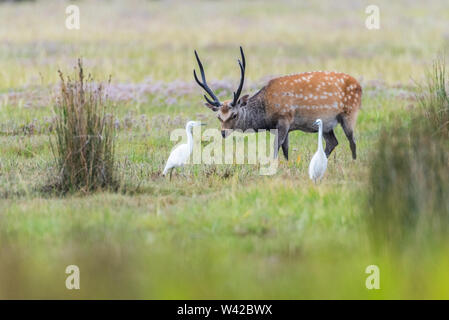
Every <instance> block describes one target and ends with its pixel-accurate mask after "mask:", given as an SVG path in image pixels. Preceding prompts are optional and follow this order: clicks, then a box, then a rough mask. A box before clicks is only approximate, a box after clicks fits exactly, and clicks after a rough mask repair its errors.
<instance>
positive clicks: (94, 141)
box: [50, 60, 118, 193]
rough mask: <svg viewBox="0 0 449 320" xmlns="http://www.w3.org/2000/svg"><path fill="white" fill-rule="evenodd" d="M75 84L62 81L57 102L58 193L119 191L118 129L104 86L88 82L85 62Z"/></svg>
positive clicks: (54, 145)
mask: <svg viewBox="0 0 449 320" xmlns="http://www.w3.org/2000/svg"><path fill="white" fill-rule="evenodd" d="M75 70H76V75H75V77H74V79H73V80H72V79H71V78H70V77H66V78H64V75H63V74H62V72H61V71H59V76H60V79H61V84H60V89H59V94H58V95H57V97H56V99H55V104H54V112H55V113H56V124H55V135H54V137H52V138H51V139H50V143H51V147H52V151H53V155H54V157H55V160H56V163H57V167H58V175H57V178H58V183H57V189H58V190H59V191H62V192H69V191H82V192H85V193H87V192H90V191H94V190H96V189H98V188H112V189H115V188H116V187H117V185H118V182H117V179H116V177H115V174H114V169H115V145H114V138H115V129H114V125H113V115H112V113H108V111H109V112H110V111H111V107H110V105H109V104H108V99H107V96H106V95H105V93H104V88H103V85H102V84H99V85H96V84H95V83H94V82H93V80H92V78H91V76H90V75H89V77H88V78H87V80H86V81H85V79H84V72H83V66H82V62H81V60H78V66H77V68H75Z"/></svg>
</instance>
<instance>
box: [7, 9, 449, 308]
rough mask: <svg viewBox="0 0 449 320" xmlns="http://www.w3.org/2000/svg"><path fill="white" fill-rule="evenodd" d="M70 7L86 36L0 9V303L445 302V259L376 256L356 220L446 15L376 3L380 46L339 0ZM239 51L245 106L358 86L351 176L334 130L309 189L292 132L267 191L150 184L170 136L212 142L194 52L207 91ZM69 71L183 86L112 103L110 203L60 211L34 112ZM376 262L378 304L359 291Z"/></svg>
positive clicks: (344, 146)
mask: <svg viewBox="0 0 449 320" xmlns="http://www.w3.org/2000/svg"><path fill="white" fill-rule="evenodd" d="M77 4H78V5H79V6H80V9H81V30H80V31H69V30H66V29H65V27H64V19H65V16H64V9H65V7H64V4H63V3H59V2H52V1H36V2H31V3H22V4H19V5H13V4H1V5H0V21H2V22H1V24H2V25H3V24H4V25H6V26H7V27H6V28H0V39H2V40H1V41H0V93H1V94H3V95H2V96H1V97H0V146H1V147H0V298H3V299H7V298H159V299H162V298H170V299H172V298H189V299H190V298H191V299H193V298H274V299H277V298H288V299H293V298H369V299H384V298H449V285H448V283H449V279H448V278H449V275H448V273H447V272H446V271H447V270H448V267H449V260H448V259H447V255H446V252H447V249H448V248H447V246H444V245H441V244H439V245H432V244H426V246H424V247H421V248H419V249H416V248H413V247H410V248H407V249H406V250H404V251H403V252H401V253H398V252H391V251H389V250H386V249H380V250H376V248H375V247H376V246H373V242H372V239H371V237H370V236H369V226H367V223H366V216H367V213H368V210H367V206H366V204H367V196H368V192H367V190H368V187H369V177H370V169H371V164H372V163H371V159H372V155H373V153H374V152H375V151H376V148H377V146H378V144H377V142H378V139H379V137H380V136H381V132H382V131H385V130H390V129H389V128H392V127H393V126H395V125H396V123H397V122H396V120H397V119H398V118H400V119H402V121H403V122H404V123H405V124H407V123H410V122H411V118H412V114H414V112H415V111H416V108H418V102H417V101H415V100H414V99H413V93H414V89H413V88H414V87H413V85H412V86H411V84H412V80H416V81H421V79H422V78H423V76H424V74H425V70H426V68H428V67H429V66H430V65H431V62H432V59H434V58H435V56H436V54H437V52H438V51H439V50H441V49H443V48H444V47H445V46H447V44H448V42H447V41H448V40H447V36H448V34H447V30H449V28H448V27H449V25H448V22H447V21H449V20H448V18H449V17H448V14H447V12H449V11H448V10H447V4H446V2H445V1H432V3H429V4H426V5H425V6H424V5H423V4H421V3H420V2H418V1H416V2H414V1H407V5H405V4H404V3H402V2H398V3H393V2H391V1H380V2H379V4H378V5H379V7H380V10H381V19H382V20H381V29H380V30H378V31H369V30H367V29H366V28H365V27H364V19H365V14H364V7H365V5H364V4H363V5H362V4H357V5H356V4H351V2H349V1H339V2H338V4H337V3H334V2H331V1H323V2H321V1H320V2H317V3H315V2H313V3H312V2H304V3H303V2H299V1H282V2H261V1H231V2H229V1H226V2H225V1H194V2H193V4H192V3H182V2H179V3H176V6H174V4H173V3H172V2H168V3H166V2H161V1H154V2H153V1H132V2H131V3H130V4H126V5H125V4H124V3H121V2H119V1H107V2H106V1H104V2H103V1H97V2H90V1H89V2H88V1H82V2H78V3H77ZM58 13H60V14H58ZM239 45H243V47H244V49H245V53H246V58H247V77H246V79H248V82H247V84H246V88H247V89H244V91H245V92H255V90H256V87H257V85H258V84H263V83H264V79H267V78H266V77H267V76H268V77H269V76H273V75H278V74H287V73H295V72H300V71H309V70H324V69H331V70H334V69H335V70H339V71H343V72H347V73H349V74H351V75H353V76H355V77H356V78H358V79H362V84H363V87H364V95H363V100H362V110H361V112H360V114H359V119H358V121H357V126H356V137H357V148H358V159H357V161H353V160H352V159H351V153H350V150H349V145H348V142H347V140H346V138H345V136H344V133H343V131H342V130H341V128H338V129H337V130H336V135H337V139H338V140H339V142H340V144H339V146H338V147H337V148H336V150H335V151H334V152H335V154H332V156H331V158H330V159H329V167H328V171H327V173H326V176H325V179H324V181H323V183H321V184H319V185H314V184H313V183H311V182H310V181H309V179H308V177H307V167H308V163H309V160H310V158H311V156H312V154H313V152H314V151H315V148H316V135H312V134H306V133H302V132H293V133H292V134H291V135H290V160H289V161H288V162H287V161H285V160H284V159H283V158H282V159H281V160H280V164H279V169H278V171H277V173H276V174H275V175H274V176H268V177H267V176H260V175H259V174H258V170H257V168H256V167H254V166H249V165H242V166H219V165H193V166H188V167H186V168H184V169H182V170H179V171H178V173H177V174H175V175H174V176H173V180H172V181H171V182H170V181H168V179H165V178H164V177H162V176H161V175H160V173H161V171H162V169H163V166H164V164H165V160H166V158H167V157H168V155H169V152H170V150H171V148H172V147H173V146H174V142H171V141H170V140H169V137H170V132H171V131H172V130H173V129H176V128H183V127H184V125H185V122H186V121H187V120H189V119H193V120H198V119H201V120H203V121H205V122H207V124H208V127H212V128H214V127H215V128H218V127H219V122H218V120H217V119H216V117H215V115H214V114H213V113H212V112H210V111H209V110H208V109H206V108H204V107H203V106H202V101H201V99H202V98H201V92H200V90H199V88H196V87H195V86H194V84H193V77H192V69H193V68H194V66H195V65H194V63H195V61H194V56H193V49H194V48H196V49H198V50H199V53H200V55H201V57H202V59H204V64H205V69H206V72H207V75H208V78H209V79H211V80H213V79H225V80H227V81H230V82H231V83H232V84H234V85H235V86H237V82H238V66H237V63H236V61H235V59H236V58H237V57H238V46H239ZM80 56H81V57H83V61H84V67H85V70H86V73H88V72H91V73H92V74H93V76H94V78H95V79H107V78H108V75H109V74H111V75H112V83H113V84H115V85H118V84H125V85H126V84H129V85H131V87H133V88H134V86H136V85H138V84H141V83H143V82H144V81H145V79H148V77H152V79H153V81H158V80H161V81H162V82H163V84H164V85H167V86H168V87H169V86H171V85H173V83H176V82H179V81H182V82H186V83H187V84H188V85H192V86H193V88H194V89H188V90H187V91H186V93H185V94H181V93H179V92H174V93H166V91H164V90H159V89H157V90H155V92H147V93H145V94H143V95H142V98H145V99H142V100H138V99H129V100H127V101H118V102H116V103H115V106H114V107H115V114H116V116H117V119H118V121H119V123H120V128H119V129H118V131H117V132H118V135H117V141H116V153H117V161H118V166H119V174H120V180H121V181H123V182H122V183H123V187H122V188H121V190H120V192H117V193H112V192H97V193H94V194H91V195H88V196H84V195H81V194H71V195H67V196H65V197H58V196H55V195H53V194H51V193H47V192H45V191H44V190H43V187H44V186H45V185H47V184H48V183H49V181H51V177H52V174H53V173H54V170H55V168H56V166H55V163H54V162H53V158H52V154H51V149H50V146H49V143H48V141H49V135H50V134H53V133H52V132H51V131H50V129H51V127H52V123H53V120H52V118H53V117H54V114H53V112H52V110H53V109H52V105H51V103H50V102H49V101H47V100H46V99H48V98H49V96H50V95H51V93H52V92H54V91H53V90H54V88H53V86H54V85H55V84H56V83H57V81H58V78H57V77H58V74H57V70H58V69H61V70H62V71H64V72H65V73H66V74H67V73H68V74H70V72H71V71H72V68H73V67H74V66H75V65H76V59H77V58H78V57H80ZM124 91H126V90H124ZM11 92H14V93H17V94H16V95H12V94H11ZM226 92H227V91H226ZM227 94H228V95H229V96H230V95H231V94H232V93H231V92H227ZM171 96H175V97H176V98H177V101H176V103H173V104H170V103H168V102H167V98H170V97H171ZM6 97H8V98H6ZM392 132H393V131H392ZM298 156H299V157H300V159H301V160H300V161H299V162H297V161H296V160H297V158H298ZM384 223H385V224H387V223H388V215H385V221H384ZM70 264H76V265H78V266H79V267H80V270H81V290H79V291H74V290H72V291H69V290H67V289H66V288H65V277H66V274H65V273H64V271H65V268H66V266H67V265H70ZM371 264H376V265H378V266H379V267H380V273H381V290H379V291H370V290H367V289H366V288H365V279H366V277H367V276H368V275H367V274H365V268H366V267H367V266H368V265H371Z"/></svg>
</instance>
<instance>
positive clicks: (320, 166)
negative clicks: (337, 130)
mask: <svg viewBox="0 0 449 320" xmlns="http://www.w3.org/2000/svg"><path fill="white" fill-rule="evenodd" d="M315 125H318V150H317V151H316V153H315V154H314V155H313V157H312V160H311V161H310V165H309V177H310V179H311V180H313V181H314V182H315V183H316V182H317V180H321V178H323V176H324V173H325V172H326V168H327V157H326V154H325V153H324V150H323V121H321V119H318V120H316V121H315Z"/></svg>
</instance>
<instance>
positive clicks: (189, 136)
mask: <svg viewBox="0 0 449 320" xmlns="http://www.w3.org/2000/svg"><path fill="white" fill-rule="evenodd" d="M186 133H187V145H188V146H189V150H190V152H192V150H193V136H192V127H190V126H189V127H186Z"/></svg>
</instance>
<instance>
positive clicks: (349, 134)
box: [338, 113, 357, 160]
mask: <svg viewBox="0 0 449 320" xmlns="http://www.w3.org/2000/svg"><path fill="white" fill-rule="evenodd" d="M356 118H357V113H352V114H349V115H348V114H341V115H339V116H338V122H339V123H340V124H341V126H342V128H343V131H344V132H345V135H346V138H348V140H349V146H350V147H351V152H352V159H354V160H355V159H357V150H356V149H357V147H356V143H355V138H354V126H355V120H356Z"/></svg>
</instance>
